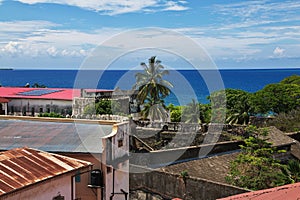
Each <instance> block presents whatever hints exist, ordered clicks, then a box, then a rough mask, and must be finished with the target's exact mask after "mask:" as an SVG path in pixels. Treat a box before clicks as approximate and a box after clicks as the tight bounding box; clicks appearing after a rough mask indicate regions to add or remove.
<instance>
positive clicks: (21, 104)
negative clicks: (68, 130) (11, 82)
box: [0, 87, 80, 116]
mask: <svg viewBox="0 0 300 200" xmlns="http://www.w3.org/2000/svg"><path fill="white" fill-rule="evenodd" d="M78 96H80V90H78V89H63V88H26V87H0V97H2V98H5V99H7V100H9V102H7V104H6V110H7V113H6V114H8V115H19V116H20V115H22V116H36V115H38V114H39V113H45V112H47V113H50V112H55V113H60V114H62V115H66V114H70V115H71V114H72V101H73V98H74V97H78Z"/></svg>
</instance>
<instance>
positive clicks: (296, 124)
mask: <svg viewBox="0 0 300 200" xmlns="http://www.w3.org/2000/svg"><path fill="white" fill-rule="evenodd" d="M267 125H268V126H275V127H276V128H278V129H280V130H281V131H284V132H293V131H299V130H300V108H297V109H293V110H291V111H289V112H288V113H284V112H282V113H279V114H278V115H276V117H275V118H273V119H272V120H269V121H268V123H267Z"/></svg>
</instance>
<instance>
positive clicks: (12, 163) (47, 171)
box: [0, 147, 91, 196]
mask: <svg viewBox="0 0 300 200" xmlns="http://www.w3.org/2000/svg"><path fill="white" fill-rule="evenodd" d="M90 165H91V163H90V162H86V161H82V160H77V159H74V158H69V157H66V156H61V155H57V154H52V153H47V152H44V151H39V150H35V149H31V148H27V147H24V148H17V149H12V150H9V151H5V152H2V153H0V196H1V195H3V194H5V193H7V192H11V191H14V190H17V189H20V188H22V187H25V186H28V185H30V184H34V183H37V182H39V181H43V180H46V179H48V178H52V177H55V176H59V175H61V174H64V173H67V172H71V171H73V170H77V169H80V168H84V167H88V166H90Z"/></svg>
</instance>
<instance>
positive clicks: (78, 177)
mask: <svg viewBox="0 0 300 200" xmlns="http://www.w3.org/2000/svg"><path fill="white" fill-rule="evenodd" d="M80 181H81V177H80V171H77V172H76V174H75V182H76V183H80Z"/></svg>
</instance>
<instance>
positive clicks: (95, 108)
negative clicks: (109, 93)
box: [83, 99, 122, 115]
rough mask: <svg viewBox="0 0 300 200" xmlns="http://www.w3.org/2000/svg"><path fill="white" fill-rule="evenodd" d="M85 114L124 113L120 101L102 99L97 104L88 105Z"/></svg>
mask: <svg viewBox="0 0 300 200" xmlns="http://www.w3.org/2000/svg"><path fill="white" fill-rule="evenodd" d="M83 113H84V114H85V115H87V114H89V115H94V114H100V115H105V114H108V115H111V114H117V115H120V114H122V110H121V106H120V103H119V102H118V101H114V100H109V99H101V100H100V101H99V102H97V103H95V104H90V105H87V106H86V107H85V108H84V112H83Z"/></svg>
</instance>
